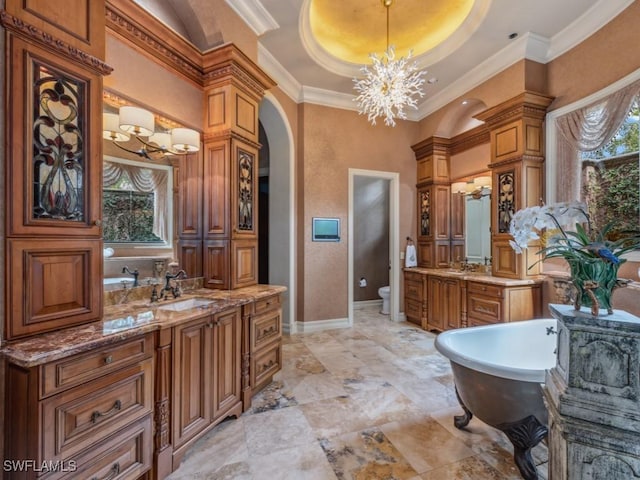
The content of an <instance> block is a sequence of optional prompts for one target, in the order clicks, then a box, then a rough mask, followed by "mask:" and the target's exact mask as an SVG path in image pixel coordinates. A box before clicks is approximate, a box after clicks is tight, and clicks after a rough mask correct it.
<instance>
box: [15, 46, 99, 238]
mask: <svg viewBox="0 0 640 480" xmlns="http://www.w3.org/2000/svg"><path fill="white" fill-rule="evenodd" d="M8 47H9V49H10V53H11V55H10V57H9V63H10V65H9V72H10V74H9V75H8V76H7V83H8V85H7V88H8V91H11V92H12V93H11V95H10V96H9V97H8V102H9V105H8V109H7V115H8V124H9V125H11V128H10V129H9V133H8V135H7V156H6V158H7V167H8V168H7V172H6V178H7V179H8V181H7V192H6V193H7V199H8V200H9V201H8V202H7V205H10V206H11V208H10V209H9V210H8V211H7V216H8V220H9V221H8V222H7V223H8V231H7V235H8V236H14V235H21V236H24V235H51V236H52V235H62V236H82V237H89V236H90V237H96V238H99V237H100V236H101V235H102V231H101V223H102V221H101V219H102V205H101V203H102V138H101V136H100V134H99V133H98V132H100V131H101V130H102V114H101V113H102V76H101V75H99V74H97V73H92V72H90V71H87V70H86V69H84V68H81V67H78V66H76V65H75V64H74V63H73V62H71V61H69V60H67V59H65V58H63V57H60V56H58V55H55V54H53V53H52V52H51V51H49V50H45V49H43V48H40V47H38V46H37V45H34V44H30V43H28V42H26V41H24V40H22V39H20V38H18V37H15V36H13V35H9V36H8Z"/></svg>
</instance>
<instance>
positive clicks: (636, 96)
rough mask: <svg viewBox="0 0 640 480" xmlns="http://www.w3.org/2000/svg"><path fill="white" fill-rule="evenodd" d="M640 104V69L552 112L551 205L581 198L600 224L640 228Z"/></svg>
mask: <svg viewBox="0 0 640 480" xmlns="http://www.w3.org/2000/svg"><path fill="white" fill-rule="evenodd" d="M639 103H640V69H638V70H636V71H635V72H633V73H631V74H629V75H627V76H626V77H624V78H622V79H620V80H619V81H617V82H615V83H613V84H611V85H609V86H608V87H606V88H604V89H602V90H600V91H598V92H595V93H593V94H592V95H589V96H588V97H585V98H583V99H581V100H578V101H576V102H574V103H572V104H569V105H566V106H564V107H561V108H559V109H557V110H553V111H551V112H550V113H549V114H548V115H547V122H546V125H547V127H546V133H547V150H546V151H547V159H546V192H547V193H546V201H547V203H553V202H558V201H571V200H577V199H582V200H585V201H586V203H587V205H588V208H589V210H590V212H589V213H590V214H591V216H592V218H593V219H594V221H596V222H597V223H598V225H597V228H601V227H602V225H604V224H607V223H609V222H610V221H611V220H615V221H616V222H617V223H618V226H617V229H618V232H620V231H622V230H624V229H629V228H630V229H638V228H639V226H640V175H639V173H638V170H639V163H640V159H639V153H638V150H639V143H640V139H639V138H638V116H639V114H640V108H639ZM614 235H615V233H614ZM626 258H627V259H628V260H631V261H636V262H637V261H640V251H635V252H631V253H629V254H628V255H627V257H626Z"/></svg>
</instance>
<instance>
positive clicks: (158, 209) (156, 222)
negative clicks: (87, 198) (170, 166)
mask: <svg viewBox="0 0 640 480" xmlns="http://www.w3.org/2000/svg"><path fill="white" fill-rule="evenodd" d="M102 172H103V173H102V182H103V186H105V187H110V186H112V185H115V184H116V183H118V182H119V181H120V179H121V178H122V175H124V174H125V172H126V174H127V175H128V176H129V179H130V180H131V183H132V185H133V186H134V188H135V189H136V190H137V191H138V192H147V193H148V192H153V195H154V202H153V205H154V207H153V233H154V234H155V235H157V236H158V237H160V238H164V239H166V238H167V236H168V233H167V222H166V221H165V217H166V212H167V200H168V199H167V181H168V175H167V171H166V170H159V169H157V168H141V167H139V166H137V165H129V164H127V163H117V162H108V161H105V162H104V166H103V170H102Z"/></svg>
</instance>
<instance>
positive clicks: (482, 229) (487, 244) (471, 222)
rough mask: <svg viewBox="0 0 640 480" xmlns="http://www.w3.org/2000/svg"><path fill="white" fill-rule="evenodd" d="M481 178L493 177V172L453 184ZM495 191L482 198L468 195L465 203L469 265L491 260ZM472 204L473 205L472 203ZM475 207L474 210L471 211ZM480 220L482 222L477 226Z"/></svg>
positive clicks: (474, 175)
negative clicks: (492, 210) (493, 194)
mask: <svg viewBox="0 0 640 480" xmlns="http://www.w3.org/2000/svg"><path fill="white" fill-rule="evenodd" d="M481 176H491V171H490V170H487V171H482V172H477V173H475V174H473V175H468V176H465V177H461V178H457V179H455V180H453V181H452V182H451V183H452V184H453V183H456V182H465V183H466V182H470V181H472V180H473V179H474V178H477V177H481ZM485 190H486V189H485ZM492 193H493V191H492V190H489V191H485V192H483V193H482V196H480V197H477V198H476V197H474V196H473V195H470V194H466V195H465V201H464V212H465V215H464V217H465V225H464V234H465V240H464V242H465V257H466V258H467V261H468V262H469V263H476V264H484V263H485V258H486V259H490V258H491V195H492ZM452 195H461V194H459V193H453V192H452ZM470 202H471V203H470ZM470 207H473V209H470ZM478 219H479V220H480V222H479V224H477V223H478V222H477V221H478ZM470 245H474V246H477V245H479V246H480V249H479V250H478V251H477V252H476V251H473V250H471V251H470V249H469V246H470Z"/></svg>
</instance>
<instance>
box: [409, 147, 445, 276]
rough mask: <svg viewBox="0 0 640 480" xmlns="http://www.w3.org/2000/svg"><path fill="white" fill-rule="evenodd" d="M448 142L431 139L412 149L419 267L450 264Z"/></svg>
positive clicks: (436, 266)
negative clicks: (414, 171) (416, 171)
mask: <svg viewBox="0 0 640 480" xmlns="http://www.w3.org/2000/svg"><path fill="white" fill-rule="evenodd" d="M450 143H451V140H450V139H448V138H441V137H430V138H428V139H426V140H424V141H422V142H420V143H417V144H416V145H413V146H412V147H411V148H412V149H413V151H414V152H415V155H416V160H417V162H418V164H417V168H418V175H417V177H418V178H417V180H418V183H417V185H416V187H417V189H418V199H417V201H418V203H417V205H418V241H417V247H416V248H417V251H418V266H420V267H427V268H438V267H447V266H448V265H449V262H450V261H451V241H450V209H451V177H450V173H449V170H450V169H449V157H450V155H449V145H450Z"/></svg>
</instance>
